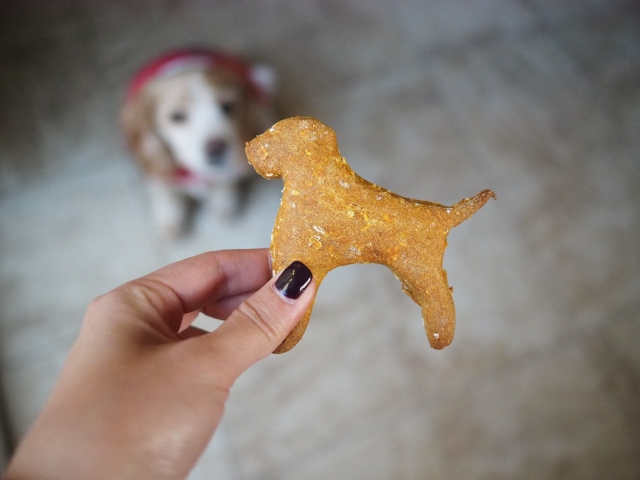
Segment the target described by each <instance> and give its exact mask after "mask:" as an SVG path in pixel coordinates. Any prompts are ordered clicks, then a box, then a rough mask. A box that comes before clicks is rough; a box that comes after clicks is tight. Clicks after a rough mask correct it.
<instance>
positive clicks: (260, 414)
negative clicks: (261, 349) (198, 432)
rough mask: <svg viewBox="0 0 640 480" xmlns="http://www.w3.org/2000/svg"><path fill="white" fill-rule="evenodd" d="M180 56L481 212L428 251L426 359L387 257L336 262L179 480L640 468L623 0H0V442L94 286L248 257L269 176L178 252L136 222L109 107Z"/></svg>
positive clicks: (637, 228)
mask: <svg viewBox="0 0 640 480" xmlns="http://www.w3.org/2000/svg"><path fill="white" fill-rule="evenodd" d="M192 44H205V45H211V46H214V47H218V48H221V49H223V50H226V51H228V52H231V53H235V54H237V55H240V56H242V57H244V58H246V59H248V60H250V61H260V62H265V63H269V64H271V65H272V66H273V67H274V68H275V69H276V70H277V72H278V75H279V78H280V91H279V94H278V103H279V106H280V108H281V110H282V113H283V115H284V116H291V115H311V116H315V117H317V118H319V119H320V120H322V121H324V122H325V123H327V124H329V125H330V126H331V127H332V128H333V129H335V131H336V132H337V135H338V139H339V142H340V147H341V151H342V154H343V155H344V156H345V157H346V158H347V160H348V161H349V162H350V164H351V165H352V166H353V168H354V170H356V171H357V172H358V173H359V174H360V175H362V176H363V177H365V178H367V179H369V180H371V181H374V182H375V183H378V184H380V185H382V186H384V187H386V188H388V189H390V190H392V191H394V192H397V193H399V194H402V195H405V196H410V197H417V198H423V199H429V200H433V201H438V202H441V203H445V204H452V203H455V202H457V201H458V200H460V199H462V198H463V197H466V196H470V195H473V194H475V193H477V192H478V191H480V190H482V189H484V188H491V189H493V190H494V191H495V192H496V193H497V195H498V201H497V202H490V203H489V204H487V206H486V207H484V208H483V209H482V210H481V211H480V212H479V213H478V214H477V215H476V216H475V217H474V218H473V219H471V220H469V221H468V222H465V223H464V224H463V225H461V226H460V227H458V228H456V229H454V230H453V231H452V233H451V234H450V236H449V248H448V250H447V253H446V255H445V267H446V268H447V271H448V273H449V281H450V283H451V285H453V286H454V287H455V294H454V298H455V301H456V307H457V316H458V328H457V332H456V338H455V340H454V342H453V344H452V345H451V346H450V347H448V348H446V349H445V350H443V351H439V352H437V351H433V350H431V349H430V348H429V345H428V342H427V339H426V337H425V334H424V330H423V327H422V320H421V318H420V309H419V307H418V306H417V305H415V304H414V303H413V302H412V301H411V300H410V299H409V298H408V297H407V296H405V295H404V293H402V291H401V289H400V283H399V282H398V281H397V280H396V279H395V278H394V277H393V275H392V274H391V273H390V272H389V271H387V270H386V269H385V268H383V267H381V266H374V265H365V266H360V265H359V266H352V267H348V268H343V269H340V270H337V271H335V272H333V273H332V275H330V276H329V277H328V278H327V280H326V282H325V283H324V284H323V286H322V289H321V290H320V294H319V297H318V301H317V305H316V308H315V311H314V316H313V318H312V320H311V323H310V327H309V329H308V331H307V333H306V335H305V337H304V339H303V341H302V342H301V343H300V344H299V345H298V346H297V347H296V348H295V349H294V350H293V351H291V352H289V353H287V354H284V355H279V356H272V357H270V358H268V359H266V360H265V361H263V362H261V363H260V364H259V365H256V366H255V367H253V368H252V369H251V370H250V371H249V372H247V373H246V374H245V375H244V376H243V377H242V378H241V379H240V380H239V381H238V383H237V384H236V385H235V387H234V389H233V391H232V394H231V399H230V401H229V404H228V409H227V411H226V414H225V417H224V419H223V423H222V426H221V428H220V429H219V431H218V432H217V433H216V435H215V437H214V438H213V440H212V442H211V444H210V446H209V448H208V449H207V451H206V453H205V454H204V456H203V457H202V459H201V461H200V463H199V464H198V465H197V466H196V469H195V470H194V471H193V473H192V475H191V477H190V478H192V479H210V478H216V479H229V480H252V479H300V478H304V479H316V478H317V479H325V478H335V479H357V478H358V479H359V478H367V479H390V478H393V479H426V478H429V479H461V478H464V479H500V478H504V479H507V478H508V479H516V478H517V479H524V478H527V479H531V478H540V479H569V478H571V479H574V478H580V479H602V478H608V479H637V478H640V353H639V352H640V323H639V320H640V248H639V245H640V200H639V197H640V8H639V6H638V4H637V2H635V1H633V0H428V1H427V0H400V1H394V2H392V1H385V0H342V1H337V0H336V1H320V0H302V1H298V0H277V1H276V0H274V1H266V0H264V1H250V0H237V1H230V0H228V1H225V0H220V1H210V2H204V1H198V0H193V1H186V0H182V1H177V0H175V1H155V2H153V1H150V0H148V1H139V2H125V1H123V0H122V1H110V2H107V1H97V0H95V1H85V2H79V1H76V2H74V1H70V0H64V1H56V2H49V1H44V0H42V1H35V0H31V1H17V0H16V1H7V0H5V1H3V2H2V3H0V374H1V380H2V383H1V387H2V388H1V395H0V398H1V399H2V401H1V403H0V405H1V406H0V412H1V422H0V423H1V424H2V438H3V440H2V443H3V444H4V449H5V451H6V453H7V454H9V453H10V451H11V449H12V448H13V447H15V445H16V444H17V442H19V441H20V439H21V437H22V436H23V435H24V434H25V432H26V431H27V429H28V428H29V425H30V424H31V423H32V422H33V420H34V419H35V417H36V416H37V414H38V412H39V410H40V409H41V407H42V405H43V403H44V401H45V399H46V397H47V395H48V393H49V391H50V390H51V387H52V385H53V383H54V381H55V378H56V376H57V374H58V372H59V370H60V368H61V366H62V364H63V362H64V360H65V356H66V354H67V351H68V349H69V347H70V346H71V344H72V342H73V341H74V339H75V337H76V335H77V333H78V329H79V326H80V324H81V321H82V317H83V313H84V310H85V308H86V306H87V303H88V302H89V301H90V300H91V299H92V298H93V297H95V296H97V295H99V294H101V293H104V292H106V291H107V290H109V289H111V288H113V287H115V286H117V285H119V284H120V283H122V282H124V281H126V280H129V279H131V278H134V277H136V276H140V275H143V274H145V273H148V272H150V271H152V270H154V269H156V268H158V267H160V266H162V265H165V264H167V263H169V262H171V261H175V260H178V259H181V258H184V257H187V256H191V255H195V254H198V253H200V252H203V251H206V250H215V249H223V248H244V247H258V246H267V245H268V243H269V236H270V232H271V227H272V225H273V219H274V217H275V213H276V211H277V208H278V205H279V201H280V189H281V183H280V181H272V182H267V181H263V180H261V179H260V180H257V181H256V182H255V183H254V185H253V188H252V189H251V190H250V192H249V195H248V198H247V202H246V205H245V207H244V209H243V211H242V212H241V213H240V214H239V215H238V216H237V217H236V218H235V219H233V220H231V221H228V222H222V221H220V220H217V219H216V218H213V217H209V216H207V215H208V214H207V213H206V212H203V213H201V214H200V216H199V218H198V219H197V221H196V226H195V230H194V231H193V233H192V235H191V236H190V237H187V238H185V239H183V240H181V241H179V242H176V243H173V244H170V243H166V242H163V241H161V240H160V239H159V238H158V236H157V235H156V232H155V230H154V227H153V225H152V222H151V219H150V218H149V206H148V199H147V197H146V192H145V190H144V188H143V182H142V178H141V176H140V174H139V173H138V171H137V169H136V166H135V165H134V163H133V162H132V161H131V159H130V156H129V154H128V153H127V151H126V149H125V148H124V142H123V140H122V136H121V133H120V130H119V126H118V122H117V117H118V112H119V109H120V107H121V104H122V100H123V97H124V92H125V89H126V85H127V82H128V81H129V79H130V78H131V76H132V75H133V73H134V72H135V70H136V69H137V68H138V67H140V65H141V64H143V63H144V62H145V61H147V60H149V59H150V58H151V57H153V56H155V55H157V54H160V53H162V52H164V51H166V50H168V49H173V48H175V47H181V46H184V45H192ZM214 323H215V322H214ZM1 463H2V462H1V461H0V464H1Z"/></svg>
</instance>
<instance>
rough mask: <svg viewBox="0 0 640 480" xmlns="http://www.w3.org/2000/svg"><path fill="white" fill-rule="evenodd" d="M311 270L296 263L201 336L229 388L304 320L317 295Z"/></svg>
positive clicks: (300, 263)
mask: <svg viewBox="0 0 640 480" xmlns="http://www.w3.org/2000/svg"><path fill="white" fill-rule="evenodd" d="M315 291H316V285H315V282H313V276H312V274H311V271H310V270H309V268H307V266H306V265H304V264H303V263H302V262H293V263H292V264H291V265H289V266H288V267H287V268H285V269H284V270H283V271H282V273H281V274H280V275H279V276H278V277H277V278H273V279H271V280H270V281H269V282H267V283H266V284H265V285H264V286H263V287H262V288H261V289H260V290H258V291H257V292H256V293H255V294H253V295H252V296H251V297H249V298H248V299H247V300H245V301H244V302H243V303H242V304H241V305H240V306H239V307H238V308H237V309H236V310H235V311H234V312H233V313H232V314H231V315H230V316H229V317H228V318H227V320H226V321H225V322H224V323H223V324H222V325H221V326H220V327H219V328H218V329H217V330H215V331H214V332H212V333H211V334H209V335H205V336H203V337H201V339H202V340H203V341H206V342H208V343H209V345H208V349H210V351H211V352H212V353H213V355H214V356H215V358H216V365H217V368H218V369H219V371H218V372H217V373H218V374H221V376H222V377H223V378H224V383H227V384H228V386H229V387H230V386H231V385H232V384H233V382H234V381H235V379H236V378H238V376H240V374H241V373H242V372H244V371H245V370H246V369H247V368H249V367H250V366H251V365H253V364H254V363H256V362H257V361H258V360H261V359H262V358H264V357H266V356H268V355H269V354H270V353H272V352H273V351H274V350H275V349H276V348H277V347H278V345H280V344H281V343H282V341H283V340H284V339H285V337H286V336H287V335H288V334H289V332H290V331H291V330H292V329H293V327H295V326H296V324H297V323H298V322H299V321H300V320H301V319H302V317H303V316H304V314H305V312H306V311H307V310H308V309H309V307H310V306H311V304H312V302H313V298H314V296H315Z"/></svg>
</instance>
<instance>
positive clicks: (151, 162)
mask: <svg viewBox="0 0 640 480" xmlns="http://www.w3.org/2000/svg"><path fill="white" fill-rule="evenodd" d="M153 106H154V102H153V101H152V99H151V98H149V97H148V96H147V95H145V93H144V92H141V93H139V94H138V95H136V96H135V97H133V98H130V99H127V101H126V102H125V104H124V107H123V108H122V112H121V115H120V121H121V124H122V129H123V131H124V134H125V137H126V139H127V143H128V145H129V148H130V149H131V151H132V152H133V154H134V156H135V157H136V159H137V160H138V161H139V162H140V164H141V166H142V168H143V169H144V171H145V172H146V173H147V174H149V175H153V176H165V175H168V174H170V173H171V172H172V171H173V169H174V168H175V164H174V161H173V158H172V156H171V153H170V152H169V149H168V148H167V146H166V145H165V143H164V142H163V141H162V139H161V138H160V137H159V136H158V134H157V133H156V131H155V125H154V120H153Z"/></svg>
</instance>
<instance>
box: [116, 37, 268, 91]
mask: <svg viewBox="0 0 640 480" xmlns="http://www.w3.org/2000/svg"><path fill="white" fill-rule="evenodd" d="M208 68H221V69H224V70H228V71H229V72H231V73H233V74H235V75H236V76H237V77H238V78H239V79H240V80H241V81H242V82H244V83H245V84H246V86H247V88H248V90H249V94H250V95H251V97H252V98H253V99H254V100H256V101H258V102H268V101H269V100H270V97H271V92H270V88H269V87H270V85H269V84H270V83H273V78H266V77H269V76H271V77H272V76H273V74H272V73H269V72H266V71H265V70H264V69H263V68H261V67H253V66H251V65H249V64H247V63H245V62H244V61H242V60H241V59H239V58H236V57H233V56H230V55H226V54H222V53H220V52H216V51H213V50H209V49H206V48H190V49H184V50H175V51H172V52H169V53H166V54H164V55H161V56H160V57H157V58H155V59H153V60H152V61H151V62H149V63H147V64H146V65H144V66H143V67H142V68H141V69H140V70H138V72H137V73H136V75H135V76H134V77H133V80H132V81H131V83H130V84H129V88H128V90H127V100H131V99H132V98H134V97H135V96H137V95H138V94H139V93H140V92H141V91H142V89H143V88H144V87H145V86H146V85H147V83H149V82H150V81H151V80H153V79H155V78H161V77H168V76H171V75H176V74H178V73H181V72H184V71H187V70H205V69H208Z"/></svg>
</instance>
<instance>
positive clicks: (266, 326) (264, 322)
mask: <svg viewBox="0 0 640 480" xmlns="http://www.w3.org/2000/svg"><path fill="white" fill-rule="evenodd" d="M237 311H238V313H239V314H240V315H241V316H242V317H243V318H244V319H245V320H247V321H248V322H249V324H250V325H251V326H252V327H253V328H255V327H257V329H258V330H259V331H260V333H261V334H262V335H264V337H265V338H266V340H267V341H268V342H269V343H272V342H275V341H277V340H278V338H279V332H278V330H277V329H276V328H274V326H273V325H272V322H270V321H269V315H268V314H267V311H266V309H265V308H264V307H262V306H261V305H260V304H257V303H255V302H250V301H246V302H243V303H242V304H240V306H239V307H238V310H237Z"/></svg>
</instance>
